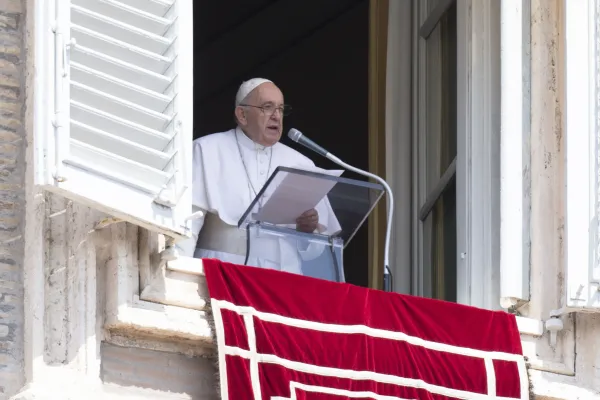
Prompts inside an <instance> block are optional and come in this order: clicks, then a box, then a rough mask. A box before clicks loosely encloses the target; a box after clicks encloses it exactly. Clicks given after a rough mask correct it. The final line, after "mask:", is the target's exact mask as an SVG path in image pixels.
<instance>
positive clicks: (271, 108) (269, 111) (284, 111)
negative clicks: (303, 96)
mask: <svg viewBox="0 0 600 400" xmlns="http://www.w3.org/2000/svg"><path fill="white" fill-rule="evenodd" d="M240 106H241V107H253V108H258V109H259V110H261V111H262V113H263V114H265V115H268V116H269V117H270V116H272V115H273V114H275V112H276V111H279V113H280V114H281V115H283V116H284V117H287V116H288V115H290V113H291V112H292V107H291V106H289V105H287V104H284V105H283V106H279V107H276V106H275V105H273V104H265V105H262V106H253V105H251V104H240Z"/></svg>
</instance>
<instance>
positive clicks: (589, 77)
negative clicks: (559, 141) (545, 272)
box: [564, 0, 600, 312]
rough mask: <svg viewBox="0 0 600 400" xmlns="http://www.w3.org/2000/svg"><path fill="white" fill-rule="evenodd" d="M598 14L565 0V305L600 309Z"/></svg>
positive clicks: (592, 8)
mask: <svg viewBox="0 0 600 400" xmlns="http://www.w3.org/2000/svg"><path fill="white" fill-rule="evenodd" d="M597 18H598V16H597V12H596V7H595V2H593V1H590V2H588V1H584V0H581V1H579V0H578V1H568V2H565V22H566V24H565V54H566V57H565V58H566V62H565V66H566V76H565V78H566V79H565V83H566V84H565V88H566V97H565V98H566V101H565V103H566V133H565V135H564V137H565V153H566V158H565V169H566V174H565V175H566V213H565V214H566V215H565V235H566V240H565V253H566V259H565V261H566V281H565V287H566V301H565V305H566V307H567V308H568V309H569V310H574V311H595V312H598V311H600V257H599V252H600V242H599V237H600V235H599V233H600V223H599V218H598V217H599V215H598V213H599V210H600V202H599V188H600V185H599V183H600V175H599V171H600V164H599V161H598V160H599V156H600V152H599V150H600V149H599V144H598V143H599V139H600V136H599V132H598V122H597V121H598V117H599V116H600V114H599V112H598V110H599V107H598V101H599V94H600V91H599V90H598V85H599V82H600V81H599V80H598V73H599V72H600V69H599V65H598V62H597V60H598V54H600V53H599V51H598V48H597V37H598V34H597V32H596V23H597Z"/></svg>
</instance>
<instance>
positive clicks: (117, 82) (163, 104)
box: [71, 63, 173, 112]
mask: <svg viewBox="0 0 600 400" xmlns="http://www.w3.org/2000/svg"><path fill="white" fill-rule="evenodd" d="M71 79H72V80H73V81H74V82H79V83H82V84H83V85H86V86H89V87H92V88H96V89H102V90H104V91H106V92H108V93H112V94H113V95H114V96H117V97H120V98H122V99H124V100H127V101H130V102H133V103H137V104H139V105H141V106H143V107H145V108H148V109H150V110H153V111H156V112H164V111H165V110H166V109H167V107H168V106H169V104H170V103H171V102H172V101H173V98H172V97H169V96H165V95H163V94H160V93H157V92H154V91H152V90H148V89H146V88H144V87H141V86H138V85H134V84H131V83H130V82H127V81H124V80H121V79H118V78H116V77H114V76H111V75H108V74H105V73H103V72H100V71H98V70H95V69H92V68H88V67H86V66H84V65H81V64H79V63H71Z"/></svg>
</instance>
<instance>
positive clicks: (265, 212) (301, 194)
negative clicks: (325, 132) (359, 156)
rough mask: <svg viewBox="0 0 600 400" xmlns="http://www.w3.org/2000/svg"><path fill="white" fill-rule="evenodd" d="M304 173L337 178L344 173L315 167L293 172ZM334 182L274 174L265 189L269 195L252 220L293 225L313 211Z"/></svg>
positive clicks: (286, 174) (281, 173) (287, 174)
mask: <svg viewBox="0 0 600 400" xmlns="http://www.w3.org/2000/svg"><path fill="white" fill-rule="evenodd" d="M297 169H302V170H304V171H310V172H317V173H321V174H326V175H331V176H335V177H339V176H340V175H342V173H343V172H344V170H325V169H322V168H318V167H312V168H306V167H302V168H297ZM336 183H337V182H336V181H334V180H329V179H323V178H320V177H314V176H307V175H300V174H294V173H289V172H282V171H280V172H278V173H277V175H276V177H275V179H274V180H273V182H272V183H271V184H270V185H269V188H270V187H273V188H274V189H273V190H272V191H269V196H268V198H267V200H266V201H265V202H264V203H263V206H262V208H261V209H260V210H259V211H258V212H257V213H255V214H254V216H253V217H254V220H256V221H262V222H268V223H271V224H277V225H288V224H290V225H291V224H295V223H296V218H298V217H299V216H300V215H301V214H302V213H303V212H305V211H308V210H310V209H313V208H315V207H316V206H317V204H318V203H319V202H320V201H321V200H323V198H324V197H325V196H327V194H328V193H329V191H330V190H331V189H332V188H333V187H334V186H335V184H336Z"/></svg>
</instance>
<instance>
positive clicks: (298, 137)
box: [288, 128, 329, 157]
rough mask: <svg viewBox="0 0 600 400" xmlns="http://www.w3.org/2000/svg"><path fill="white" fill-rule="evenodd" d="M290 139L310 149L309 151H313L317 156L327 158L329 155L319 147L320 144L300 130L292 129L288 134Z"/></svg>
mask: <svg viewBox="0 0 600 400" xmlns="http://www.w3.org/2000/svg"><path fill="white" fill-rule="evenodd" d="M288 137H289V138H290V139H292V140H293V141H294V142H296V143H300V144H301V145H303V146H305V147H308V148H309V149H311V150H312V151H314V152H315V153H317V154H320V155H322V156H323V157H327V155H328V154H329V152H328V151H327V150H325V149H324V148H323V147H321V146H319V145H318V144H316V143H315V142H313V141H312V140H310V139H309V138H307V137H306V136H304V135H303V134H302V132H300V131H299V130H298V129H295V128H292V129H290V130H289V132H288Z"/></svg>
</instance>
